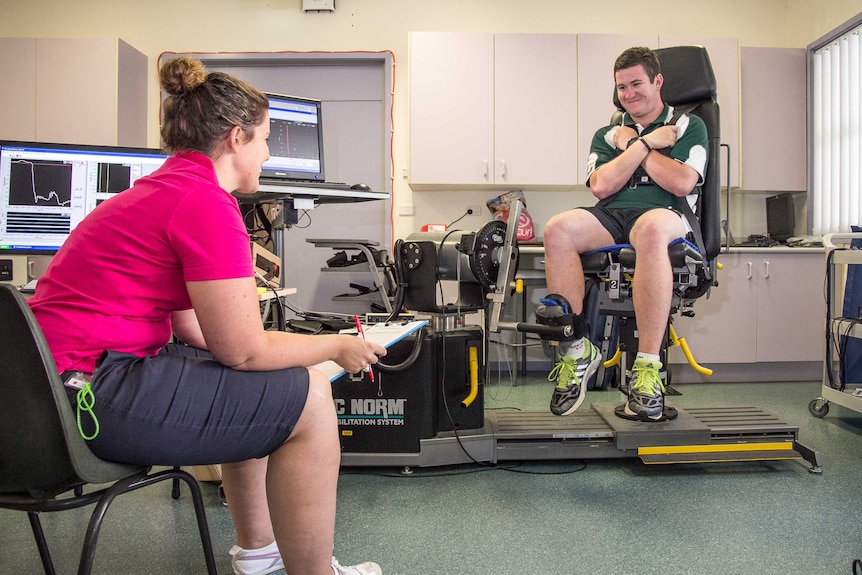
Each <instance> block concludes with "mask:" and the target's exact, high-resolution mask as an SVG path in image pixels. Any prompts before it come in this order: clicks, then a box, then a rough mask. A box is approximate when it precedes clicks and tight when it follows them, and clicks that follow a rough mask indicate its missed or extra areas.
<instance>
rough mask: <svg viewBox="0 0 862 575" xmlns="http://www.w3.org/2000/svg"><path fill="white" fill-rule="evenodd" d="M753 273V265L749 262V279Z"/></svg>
mask: <svg viewBox="0 0 862 575" xmlns="http://www.w3.org/2000/svg"><path fill="white" fill-rule="evenodd" d="M752 271H753V267H752V265H751V262H748V279H751V274H752Z"/></svg>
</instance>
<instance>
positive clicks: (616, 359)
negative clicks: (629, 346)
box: [605, 347, 623, 369]
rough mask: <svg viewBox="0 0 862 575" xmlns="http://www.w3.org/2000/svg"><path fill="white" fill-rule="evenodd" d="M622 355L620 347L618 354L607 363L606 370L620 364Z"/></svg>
mask: <svg viewBox="0 0 862 575" xmlns="http://www.w3.org/2000/svg"><path fill="white" fill-rule="evenodd" d="M622 355H623V352H621V351H620V348H619V347H618V348H617V351H616V353H614V356H613V357H612V358H610V359H609V360H607V361H606V362H605V369H608V368H609V367H613V366H615V365H616V364H618V363H619V362H620V358H621V357H622Z"/></svg>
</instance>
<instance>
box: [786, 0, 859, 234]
mask: <svg viewBox="0 0 862 575" xmlns="http://www.w3.org/2000/svg"><path fill="white" fill-rule="evenodd" d="M860 16H862V15H860ZM851 26H855V27H851V28H850V29H849V30H848V29H846V28H845V29H844V30H843V31H839V32H837V33H835V34H834V35H833V36H832V37H831V38H830V37H829V36H826V37H824V38H823V39H821V41H819V42H818V44H819V45H811V46H809V54H810V60H809V61H810V76H809V78H810V82H811V86H810V89H811V123H810V127H811V159H810V162H811V164H810V166H809V168H810V174H811V190H810V193H809V211H810V214H809V215H810V218H811V224H812V232H813V233H814V234H816V235H820V234H825V233H829V232H848V231H850V226H851V225H856V226H862V201H860V198H859V196H860V193H862V147H860V145H862V142H860V139H862V137H861V136H860V116H862V88H860V76H862V47H860V32H862V24H860V18H859V17H857V18H856V19H855V22H853V23H852V24H851ZM777 88H778V87H777ZM779 91H780V88H779ZM790 121H792V119H791V120H790Z"/></svg>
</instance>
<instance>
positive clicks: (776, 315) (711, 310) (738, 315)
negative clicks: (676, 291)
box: [670, 248, 826, 367]
mask: <svg viewBox="0 0 862 575" xmlns="http://www.w3.org/2000/svg"><path fill="white" fill-rule="evenodd" d="M771 249H772V250H777V249H781V248H771ZM718 261H719V262H720V263H721V264H722V265H723V269H721V270H719V272H718V281H719V285H718V286H717V287H715V288H713V290H712V292H711V293H710V294H709V297H708V299H707V297H706V296H704V297H702V298H701V299H700V300H698V301H697V302H696V303H695V305H694V310H695V316H694V317H692V318H689V317H679V316H677V317H676V319H675V321H674V328H675V330H676V332H677V335H678V336H679V337H684V338H685V340H686V342H687V343H688V346H689V348H690V349H691V351H692V354H693V355H694V358H695V360H697V362H698V363H700V364H701V365H704V366H708V367H711V365H710V364H727V363H733V364H739V363H772V362H818V361H822V360H823V357H824V352H825V350H824V346H825V335H824V329H825V323H826V301H825V298H824V280H825V274H826V259H825V256H824V255H823V252H822V251H815V250H812V251H809V252H795V253H788V252H787V251H784V250H782V251H781V252H777V253H776V252H770V253H768V252H767V251H766V250H758V251H754V250H750V251H740V252H731V253H727V254H721V255H720V256H719V257H718ZM670 363H671V364H681V363H686V359H685V356H684V355H683V353H682V351H681V349H680V348H678V347H673V348H671V351H670Z"/></svg>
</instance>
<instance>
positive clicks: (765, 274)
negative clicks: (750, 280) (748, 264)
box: [763, 260, 769, 279]
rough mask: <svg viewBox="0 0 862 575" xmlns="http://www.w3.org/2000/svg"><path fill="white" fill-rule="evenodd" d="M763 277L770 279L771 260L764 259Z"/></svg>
mask: <svg viewBox="0 0 862 575" xmlns="http://www.w3.org/2000/svg"><path fill="white" fill-rule="evenodd" d="M763 277H764V278H765V279H769V260H763Z"/></svg>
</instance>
